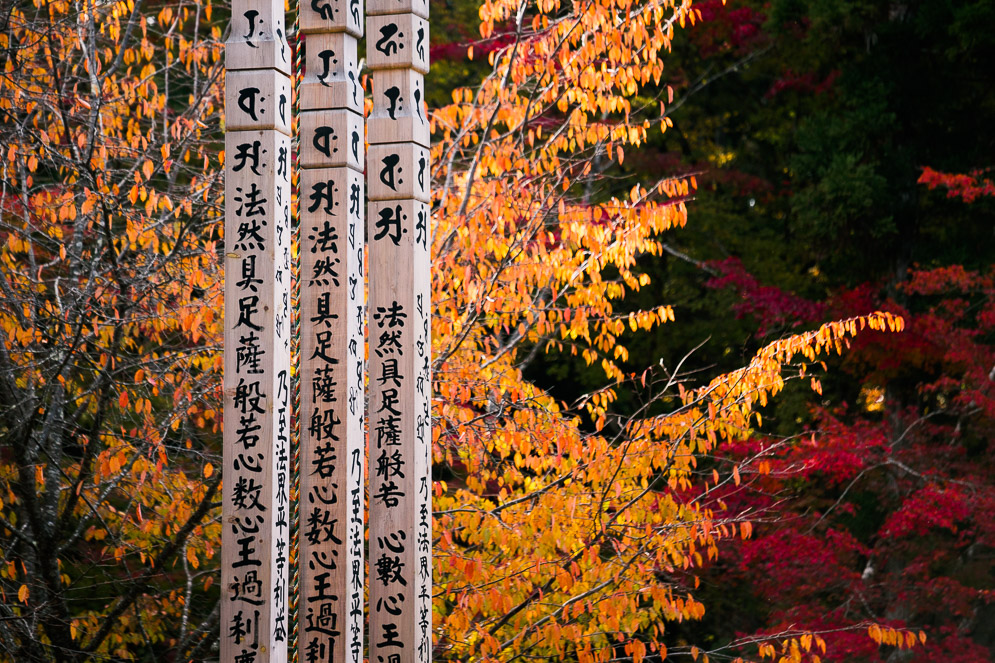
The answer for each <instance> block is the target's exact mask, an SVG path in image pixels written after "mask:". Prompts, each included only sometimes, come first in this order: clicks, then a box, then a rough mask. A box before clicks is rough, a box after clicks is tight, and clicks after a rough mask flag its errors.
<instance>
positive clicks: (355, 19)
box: [298, 0, 363, 39]
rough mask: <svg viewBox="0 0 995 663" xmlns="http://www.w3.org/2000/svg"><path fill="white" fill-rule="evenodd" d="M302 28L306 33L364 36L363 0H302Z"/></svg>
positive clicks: (300, 6) (300, 7)
mask: <svg viewBox="0 0 995 663" xmlns="http://www.w3.org/2000/svg"><path fill="white" fill-rule="evenodd" d="M298 11H300V13H301V21H300V28H301V32H302V33H304V34H316V33H321V32H345V33H347V34H350V35H352V36H353V37H356V38H357V39H359V38H360V37H362V36H363V0H300V2H299V4H298Z"/></svg>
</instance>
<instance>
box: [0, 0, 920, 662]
mask: <svg viewBox="0 0 995 663" xmlns="http://www.w3.org/2000/svg"><path fill="white" fill-rule="evenodd" d="M157 9H158V11H157V12H156V13H154V14H150V13H148V12H146V11H144V10H143V5H142V4H140V3H138V4H135V3H132V2H119V3H113V2H112V3H99V4H98V3H82V4H70V3H65V2H51V3H46V2H42V0H37V1H36V2H35V3H34V4H32V3H21V4H17V5H13V6H11V7H10V11H9V13H7V14H6V18H5V24H4V30H3V36H2V41H0V46H2V47H3V49H4V51H3V63H4V70H3V75H2V78H0V108H2V109H3V114H4V115H3V117H4V119H3V123H2V125H0V131H2V132H3V136H4V141H3V144H4V145H5V146H6V148H5V149H6V153H5V154H4V155H3V156H4V158H5V161H4V164H5V165H4V169H3V175H2V177H3V182H2V184H3V188H2V192H0V193H2V196H3V197H2V200H0V213H2V224H3V226H2V228H3V237H2V239H3V245H2V247H0V272H2V278H0V284H2V287H3V289H4V290H3V297H2V299H0V340H2V344H0V345H2V349H0V352H2V355H0V389H2V390H3V398H2V401H0V402H2V405H0V444H2V447H0V448H2V454H0V463H2V465H0V482H2V489H3V490H2V494H0V498H2V500H3V504H2V507H0V516H2V520H0V541H2V551H3V552H2V554H3V562H4V565H3V567H2V568H0V574H2V587H0V589H2V593H0V610H2V611H3V614H2V619H0V636H2V637H0V643H2V644H0V646H2V647H3V649H2V651H3V656H4V657H5V658H7V659H9V660H28V661H84V660H95V659H100V658H105V659H106V658H114V659H121V660H132V659H140V658H168V659H174V660H204V659H210V658H211V657H212V656H213V651H214V650H213V647H214V645H215V643H216V641H217V638H216V634H215V631H216V629H217V628H218V625H217V612H216V610H217V593H216V592H217V588H216V586H214V587H212V581H213V579H214V578H215V577H216V576H215V573H216V571H217V569H216V564H217V559H218V556H217V554H216V553H217V547H218V542H219V539H220V535H219V532H220V530H219V524H218V523H217V520H216V518H217V516H218V509H217V501H218V500H217V495H218V487H219V481H220V476H219V473H217V472H215V471H214V469H213V468H214V465H215V464H216V459H214V456H213V454H214V453H216V450H217V448H218V430H219V426H220V423H221V422H220V421H219V418H220V417H219V415H218V404H219V402H220V399H219V393H218V390H219V389H220V385H221V379H220V365H221V354H220V347H219V342H220V333H219V321H220V317H221V313H220V312H221V292H220V287H221V282H222V280H221V274H220V269H219V257H220V256H221V255H222V253H223V251H224V247H223V238H222V237H221V228H220V224H219V219H220V215H219V207H218V204H219V202H220V188H219V184H220V182H219V181H218V166H219V164H220V163H221V161H220V155H219V154H218V152H217V151H218V150H219V149H220V148H219V145H218V144H217V143H212V142H211V141H214V140H216V139H217V137H218V136H219V135H220V127H221V117H220V112H221V108H220V102H219V99H220V96H219V93H220V90H221V88H220V84H221V80H220V76H221V74H220V69H221V68H220V64H219V63H220V58H221V54H220V46H219V44H220V41H221V30H220V28H219V27H218V26H219V25H220V24H221V23H222V22H223V21H224V17H223V16H213V15H212V7H211V5H210V4H209V3H205V2H197V1H196V0H193V1H191V2H186V1H181V2H179V3H166V4H163V5H159V6H158V7H157ZM479 16H480V18H481V26H480V34H481V39H482V40H483V42H482V43H485V44H486V45H487V47H486V48H480V49H479V50H478V53H477V54H476V55H480V56H481V57H485V58H486V59H485V62H486V63H487V65H486V67H483V66H482V68H484V69H485V71H487V72H488V73H487V74H486V76H485V77H484V80H483V82H482V83H481V84H480V85H479V86H476V85H475V86H473V87H472V88H463V89H458V90H456V91H454V92H453V94H452V103H450V104H447V105H445V106H444V107H440V108H437V109H433V112H432V127H433V131H434V136H435V139H436V144H435V146H434V148H433V162H434V163H435V173H434V177H435V184H434V191H435V194H434V211H433V226H434V239H433V257H434V260H435V264H434V269H433V275H432V278H433V282H432V283H433V291H434V294H433V301H434V302H435V307H436V308H435V310H434V311H433V343H434V345H433V355H434V358H435V360H434V362H435V371H434V375H435V380H436V383H435V385H433V387H434V401H433V408H434V416H435V422H434V423H435V427H434V439H433V452H434V462H435V467H434V470H433V472H434V474H435V479H436V481H435V486H434V489H435V508H436V514H435V521H436V524H435V542H434V544H435V550H436V555H435V559H436V569H435V582H436V594H435V597H434V612H435V624H436V641H435V646H436V652H435V656H436V658H437V659H439V660H451V661H511V660H516V659H517V658H519V657H525V656H528V657H531V658H534V659H539V660H553V659H556V660H564V659H567V660H578V661H596V660H598V661H605V660H618V659H622V660H629V659H631V660H643V659H649V660H652V658H655V659H656V660H662V659H663V658H666V657H667V656H668V655H679V654H690V655H692V656H695V657H697V656H698V653H699V648H698V647H697V645H696V643H694V642H691V641H689V640H687V639H680V640H678V639H675V638H673V637H672V635H671V625H672V624H674V623H680V622H682V621H685V620H694V619H700V618H701V617H702V615H703V614H704V612H705V609H706V608H705V606H704V605H703V604H702V603H701V601H700V600H699V599H698V598H697V597H696V594H695V589H694V588H695V584H696V581H695V577H696V574H697V572H698V570H699V569H701V568H702V567H703V566H704V564H705V562H706V560H707V559H709V558H712V557H714V556H715V555H716V553H717V551H718V549H719V543H720V542H721V541H723V540H731V539H733V538H741V537H749V535H750V532H751V529H752V528H751V524H750V522H749V519H748V517H744V516H742V515H739V514H730V513H727V512H726V511H724V510H723V508H722V506H721V505H720V504H713V503H712V502H711V501H709V498H710V497H711V496H712V495H713V494H715V491H717V490H718V489H719V487H720V486H725V485H727V484H728V483H732V484H734V485H735V484H736V483H738V482H739V481H740V479H741V476H740V473H739V470H738V468H737V467H735V466H732V467H729V468H723V469H724V470H725V471H723V472H721V473H720V472H718V471H715V472H713V471H712V470H711V468H709V469H707V470H706V469H705V468H704V467H703V466H700V462H702V461H703V459H704V458H705V456H706V455H707V454H709V453H711V452H713V451H714V450H715V449H716V445H718V444H719V443H720V442H721V441H723V440H725V441H731V440H741V439H743V438H744V437H745V436H747V434H748V433H749V432H750V431H751V430H752V429H753V427H754V426H756V425H758V424H759V423H760V422H759V417H758V416H757V411H756V408H757V407H758V406H760V405H762V404H764V403H766V402H768V398H770V397H772V396H773V395H775V394H777V393H778V392H779V391H781V390H782V389H783V387H784V384H785V381H786V380H788V379H789V378H790V377H792V376H797V375H798V374H799V373H800V372H801V371H803V370H804V366H805V365H806V364H808V363H810V362H811V361H813V360H814V359H815V357H816V355H817V354H818V353H824V352H827V351H832V352H840V351H842V350H843V348H844V346H845V343H846V342H847V339H849V338H852V337H854V336H855V335H856V334H857V333H858V332H859V331H860V330H861V329H864V328H865V327H870V328H871V329H877V330H896V329H900V328H901V326H902V321H901V320H900V319H899V318H897V317H895V316H893V315H891V314H887V313H870V314H868V315H864V316H855V317H853V318H850V319H847V320H843V321H841V322H837V323H830V324H826V325H824V326H814V327H813V329H812V330H811V331H810V332H807V333H805V334H800V335H796V336H791V337H787V338H785V339H783V340H779V341H777V342H775V343H772V344H769V345H766V346H765V347H763V348H761V349H760V350H759V351H758V352H757V353H756V354H755V355H754V356H753V357H752V358H749V359H747V361H746V362H744V363H746V364H747V365H746V366H745V368H742V369H740V370H737V371H734V372H731V373H729V374H726V375H723V376H720V377H717V378H715V379H714V380H705V381H702V382H701V383H700V384H699V385H698V387H697V388H693V389H691V388H686V387H685V385H684V382H683V378H682V377H681V367H680V366H679V365H678V363H676V362H675V363H673V364H671V363H665V365H663V366H660V365H659V364H657V362H656V361H654V360H651V361H647V362H641V363H643V364H649V365H655V366H656V367H655V368H650V369H646V370H644V369H645V366H644V367H643V368H641V369H640V370H638V371H634V370H630V369H629V368H628V366H627V364H626V362H627V361H629V360H630V359H632V358H630V357H629V351H628V349H627V347H626V345H625V337H626V335H628V334H632V333H635V332H638V331H640V330H642V331H648V330H651V329H655V328H658V327H659V326H660V325H662V324H663V323H665V322H668V321H673V320H674V317H675V316H674V311H673V309H672V308H671V307H669V306H667V305H666V303H664V302H655V303H654V304H653V305H652V306H648V307H643V308H640V309H638V310H631V311H626V312H624V313H620V309H619V308H618V305H619V304H620V303H621V302H622V301H623V297H625V296H626V295H629V296H631V295H632V294H634V293H637V292H638V291H639V290H640V289H641V288H645V287H647V285H649V277H648V276H647V275H646V274H645V273H643V272H642V270H641V269H640V268H639V262H638V261H639V259H640V258H645V257H646V256H657V255H659V254H660V253H661V251H663V250H664V248H665V247H664V245H663V244H662V243H661V241H662V240H661V238H660V233H662V232H664V231H667V230H671V229H674V228H678V227H682V226H684V225H685V222H686V219H687V209H686V204H687V203H688V201H689V200H690V199H691V198H692V197H693V195H694V190H695V186H696V182H695V180H694V179H693V178H692V177H678V178H670V177H664V178H662V179H659V180H656V181H652V182H647V183H642V184H635V185H633V184H631V183H629V182H625V183H618V182H613V181H611V180H609V179H608V178H606V173H607V172H609V168H610V167H611V166H612V164H620V163H622V162H623V160H624V159H625V157H626V154H627V152H630V153H631V150H633V149H635V148H636V147H638V146H640V145H642V144H644V143H645V141H647V139H648V138H649V137H650V136H651V135H653V134H656V133H658V132H660V131H661V130H664V129H666V128H668V127H669V125H670V124H671V121H670V120H669V119H668V118H667V117H666V115H665V112H666V110H665V109H666V105H667V104H668V103H669V90H668V88H667V83H666V80H665V78H664V75H665V72H664V68H663V67H664V65H663V62H664V58H665V56H666V54H667V53H668V51H669V49H670V46H671V44H672V39H673V35H674V34H675V32H676V31H677V30H678V28H679V27H683V26H686V25H688V24H693V23H695V22H697V21H699V20H700V18H701V16H700V14H699V13H697V12H696V11H695V9H694V8H693V7H692V6H691V3H690V2H683V3H677V2H674V1H673V0H662V1H653V0H651V1H649V2H642V3H636V4H633V3H629V2H618V1H616V0H598V1H597V2H588V1H583V2H575V3H569V4H564V3H560V2H558V1H556V0H540V1H539V2H537V3H528V2H524V1H523V2H510V1H508V0H497V1H495V2H491V1H488V2H484V3H483V4H482V5H481V6H480V8H479ZM485 53H486V55H485ZM640 95H648V97H645V98H644V97H642V96H640ZM661 104H663V106H664V114H661V113H660V109H661ZM862 313H866V312H862ZM551 349H556V350H558V351H560V350H562V351H563V352H568V353H576V355H577V356H578V357H579V358H580V359H581V360H582V361H584V362H586V363H588V364H590V365H592V366H596V367H598V368H599V369H600V370H601V371H602V372H603V373H604V376H605V380H604V383H603V385H602V386H601V387H599V388H597V389H594V390H589V391H587V392H586V393H585V394H584V395H583V397H582V398H580V399H579V400H578V402H576V403H573V404H568V403H565V402H563V401H561V400H558V399H556V398H554V397H553V396H552V395H550V394H549V393H548V392H546V391H544V390H543V389H542V388H540V387H537V386H536V385H534V384H532V383H530V382H529V381H527V380H526V379H524V377H523V368H524V367H526V366H527V365H528V363H529V362H530V361H532V360H533V359H534V358H535V357H537V356H540V355H541V354H542V353H544V352H546V351H548V350H551ZM795 360H801V362H802V363H801V365H799V366H795V367H792V366H791V365H792V362H793V361H795ZM636 385H638V386H639V387H640V388H641V389H643V390H647V393H649V397H648V398H647V401H646V403H645V404H644V405H643V406H642V407H640V408H638V409H636V410H634V411H627V412H618V411H616V410H615V408H614V407H613V402H614V401H615V400H616V399H617V397H618V396H619V394H620V393H623V391H624V390H627V389H629V388H632V387H635V386H636ZM879 628H881V629H883V630H882V631H881V632H882V633H884V634H886V636H887V639H889V640H890V641H897V640H898V639H899V638H901V639H902V642H903V643H905V636H904V634H901V633H900V632H899V631H896V630H888V629H887V627H886V626H882V627H879ZM820 643H821V640H820V637H819V636H818V634H815V635H813V634H803V633H800V632H791V631H785V632H779V633H772V634H769V635H768V636H765V638H764V639H763V641H762V642H758V643H755V644H756V646H753V648H752V649H751V650H750V653H751V654H754V655H757V656H759V657H761V658H784V659H786V660H797V659H799V658H800V657H801V656H802V653H803V652H806V651H813V652H814V651H818V650H819V648H820ZM724 647H725V645H723V648H724ZM706 649H707V647H706ZM716 649H718V648H716ZM668 652H669V654H668ZM705 653H706V655H707V654H708V653H711V652H708V651H705Z"/></svg>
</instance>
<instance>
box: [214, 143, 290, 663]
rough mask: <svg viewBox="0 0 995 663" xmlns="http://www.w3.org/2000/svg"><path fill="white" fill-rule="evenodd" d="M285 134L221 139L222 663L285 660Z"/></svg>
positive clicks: (287, 413) (287, 230)
mask: <svg viewBox="0 0 995 663" xmlns="http://www.w3.org/2000/svg"><path fill="white" fill-rule="evenodd" d="M289 150H290V139H289V137H287V136H285V135H283V134H280V133H278V132H275V131H239V132H230V133H228V135H227V136H226V137H225V152H226V154H227V155H229V156H228V157H227V160H226V161H227V173H226V181H225V200H226V201H227V203H226V209H225V241H226V245H225V385H224V386H225V388H224V396H225V412H224V417H225V419H224V420H225V432H224V449H223V454H224V473H225V474H224V479H225V481H224V499H223V506H222V518H223V524H224V528H223V534H222V553H221V560H222V578H221V580H222V588H223V594H222V596H223V600H222V603H221V661H222V662H223V663H246V662H251V663H264V662H275V663H279V662H282V661H285V660H286V641H287V578H288V571H289V566H288V563H289V552H290V551H289V543H290V536H289V515H290V514H289V483H288V482H289V475H288V471H289V443H290V409H289V407H290V403H289V400H288V399H289V386H290V345H289V342H290V215H289V210H290V177H289V173H288V170H287V169H288V168H289V158H288V156H289Z"/></svg>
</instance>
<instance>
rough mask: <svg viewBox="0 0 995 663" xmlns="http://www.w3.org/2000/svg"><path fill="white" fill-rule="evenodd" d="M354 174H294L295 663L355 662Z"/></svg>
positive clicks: (359, 598)
mask: <svg viewBox="0 0 995 663" xmlns="http://www.w3.org/2000/svg"><path fill="white" fill-rule="evenodd" d="M363 260H364V250H363V174H362V173H361V172H359V171H357V170H353V169H351V168H345V167H339V168H321V169H304V170H302V171H301V500H302V501H301V525H300V527H301V538H300V551H301V552H300V555H301V556H300V559H301V600H300V605H301V608H300V614H301V624H300V633H301V635H300V640H299V648H300V650H299V653H300V660H301V661H305V662H309V661H334V662H335V663H340V662H342V663H344V662H346V661H348V662H350V663H362V660H363V576H364V573H363V559H364V555H363V527H364V517H363V515H364V514H363V510H364V503H363V498H364V491H363V486H364V476H363V475H364V469H363V468H364V465H365V463H364V453H365V439H364V432H363V415H364V411H363V407H364V400H365V387H364V377H365V375H364V370H363V319H364V317H365V307H364V304H363Z"/></svg>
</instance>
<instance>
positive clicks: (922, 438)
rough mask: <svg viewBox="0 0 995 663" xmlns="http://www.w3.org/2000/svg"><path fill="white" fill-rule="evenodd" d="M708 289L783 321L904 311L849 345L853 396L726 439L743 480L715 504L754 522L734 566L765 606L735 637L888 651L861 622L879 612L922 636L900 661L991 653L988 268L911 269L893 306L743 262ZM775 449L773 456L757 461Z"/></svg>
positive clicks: (992, 385) (992, 412) (992, 417)
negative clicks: (817, 292) (780, 634)
mask: <svg viewBox="0 0 995 663" xmlns="http://www.w3.org/2000/svg"><path fill="white" fill-rule="evenodd" d="M713 285H716V286H720V287H732V288H735V289H736V290H738V291H739V292H740V294H741V295H743V299H742V304H741V306H740V309H739V312H740V313H741V314H748V315H751V316H756V317H757V318H758V319H759V320H760V321H761V322H762V323H763V324H767V325H771V324H777V325H779V326H781V327H782V328H783V327H785V326H787V327H790V326H792V325H801V324H806V323H807V322H809V321H810V320H812V319H814V318H817V317H819V316H821V315H829V316H833V315H837V314H839V313H840V312H841V311H848V310H854V308H857V309H865V310H867V309H866V307H867V306H868V305H870V304H875V305H876V306H877V307H879V308H882V309H884V310H890V311H891V312H893V313H896V314H900V315H901V316H902V317H903V318H904V319H905V320H906V322H907V329H906V331H905V332H904V333H902V334H881V333H877V332H867V333H864V334H862V335H860V336H858V338H857V340H856V341H855V342H854V346H853V348H852V349H851V352H850V353H848V354H847V359H846V360H845V362H844V364H843V367H842V368H843V370H844V371H845V372H846V374H847V375H848V377H849V379H850V380H852V381H854V383H855V384H856V385H859V390H854V391H858V393H859V397H858V399H857V402H855V403H850V404H847V403H835V404H833V405H832V406H826V405H824V406H820V407H817V408H815V409H814V410H813V411H812V417H811V423H810V425H809V427H808V429H807V430H806V431H805V432H804V434H802V435H799V436H797V437H794V438H790V439H787V440H778V439H773V438H771V437H768V436H763V435H759V434H757V435H754V436H751V437H749V438H747V439H744V440H742V441H741V442H739V443H737V444H736V445H733V446H731V447H730V448H729V449H728V450H727V451H728V454H729V458H730V459H731V460H732V461H733V462H736V463H740V464H741V466H740V467H741V469H740V473H741V474H742V475H743V477H744V482H743V484H742V485H740V486H738V487H736V486H730V487H729V488H728V490H727V491H726V492H725V493H724V494H723V495H721V499H722V500H723V501H724V502H725V504H726V505H727V506H728V508H729V509H730V510H732V511H733V512H738V513H753V514H755V515H756V518H757V521H758V525H757V527H756V529H755V535H754V537H753V538H752V539H751V540H750V541H747V542H745V543H744V544H743V545H742V547H741V548H740V549H739V550H738V551H736V552H735V553H734V554H735V555H737V563H736V565H735V566H734V573H735V574H736V575H738V576H740V577H741V578H742V580H743V584H744V586H747V587H749V588H750V591H751V592H752V593H753V594H754V597H755V598H756V599H758V600H759V601H758V602H759V603H760V604H761V605H764V606H766V612H765V614H763V615H762V618H761V619H760V620H759V623H758V624H757V628H756V631H755V632H754V633H753V634H746V633H744V634H741V635H758V634H762V633H770V632H775V631H781V630H784V629H785V628H798V629H808V630H812V631H816V632H822V633H824V636H823V637H824V638H825V640H826V642H827V656H828V657H829V658H830V659H831V660H842V661H885V660H890V659H889V655H890V653H891V652H890V651H889V648H887V647H882V648H879V647H877V646H876V645H875V644H874V643H873V642H871V641H870V640H869V639H868V638H867V637H866V635H865V634H864V633H863V632H862V631H863V629H857V628H856V627H859V626H861V625H864V624H866V623H868V622H870V621H872V620H876V621H879V622H881V623H886V624H889V625H891V626H893V627H896V628H911V629H922V630H923V631H925V633H926V634H928V639H927V642H926V644H925V646H923V647H917V648H915V649H914V650H912V651H911V652H906V653H905V654H904V656H906V657H907V658H903V659H902V660H909V661H938V660H943V661H957V662H963V663H967V662H968V661H982V660H989V657H990V656H991V652H990V651H989V650H988V648H987V647H985V646H983V644H981V642H982V641H983V640H984V637H983V636H982V635H981V631H982V630H983V627H984V623H985V622H986V621H987V620H988V619H990V616H986V615H990V612H991V607H990V606H991V601H992V598H993V596H995V594H993V591H992V590H993V588H995V573H993V568H995V567H993V564H992V557H993V553H995V521H993V519H992V518H991V517H990V514H991V513H992V511H993V509H995V455H993V453H992V452H993V451H995V449H993V448H992V446H993V443H992V433H993V432H995V268H993V269H992V270H991V271H988V272H984V273H982V272H977V271H971V270H967V269H965V268H963V267H961V266H957V265H954V266H947V267H941V268H936V269H929V270H916V271H913V272H912V273H910V274H909V277H908V279H907V280H906V281H905V282H904V283H903V284H901V285H900V286H899V288H898V295H897V298H898V299H900V300H901V303H899V302H897V301H894V300H888V299H880V298H879V301H877V302H874V299H875V297H874V295H875V293H876V292H878V291H879V289H878V288H874V287H871V286H863V287H861V288H857V289H854V290H848V291H844V292H840V293H838V294H837V295H836V296H835V297H832V298H830V300H828V301H827V302H825V303H812V302H806V301H805V300H803V299H801V298H799V297H797V296H795V295H793V294H791V293H786V292H783V291H780V290H778V289H777V288H773V287H769V286H762V285H760V284H759V283H757V282H756V280H755V279H753V278H752V277H750V276H749V274H747V273H746V272H745V270H743V269H742V266H741V265H739V264H737V263H726V264H725V265H724V273H723V276H722V277H720V278H718V279H715V280H714V281H713ZM772 446H773V447H774V448H775V449H776V452H775V459H774V460H773V461H771V460H769V458H768V460H766V461H765V462H764V464H762V465H761V464H759V463H753V462H751V459H752V458H754V457H756V456H758V455H759V453H760V452H761V451H762V450H769V449H770V448H771V447H772ZM758 569H762V570H763V571H762V572H761V573H758V572H757V571H758Z"/></svg>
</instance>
